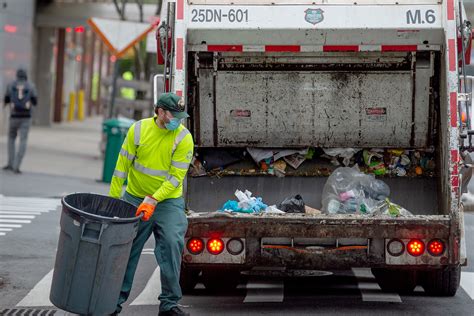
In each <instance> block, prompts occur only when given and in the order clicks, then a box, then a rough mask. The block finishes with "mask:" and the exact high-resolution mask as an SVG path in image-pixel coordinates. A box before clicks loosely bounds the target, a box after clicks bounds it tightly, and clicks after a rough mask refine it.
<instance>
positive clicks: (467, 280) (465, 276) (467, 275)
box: [461, 271, 474, 300]
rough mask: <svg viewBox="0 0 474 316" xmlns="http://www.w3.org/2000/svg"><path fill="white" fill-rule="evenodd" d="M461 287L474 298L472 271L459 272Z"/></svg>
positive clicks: (473, 273) (473, 275)
mask: <svg viewBox="0 0 474 316" xmlns="http://www.w3.org/2000/svg"><path fill="white" fill-rule="evenodd" d="M461 287H462V288H463V289H464V291H465V292H466V293H467V295H469V297H470V298H471V299H473V300H474V272H464V271H463V272H461Z"/></svg>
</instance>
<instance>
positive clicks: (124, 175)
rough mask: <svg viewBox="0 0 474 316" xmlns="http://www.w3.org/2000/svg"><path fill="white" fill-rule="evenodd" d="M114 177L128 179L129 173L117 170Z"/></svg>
mask: <svg viewBox="0 0 474 316" xmlns="http://www.w3.org/2000/svg"><path fill="white" fill-rule="evenodd" d="M114 176H115V177H117V178H122V179H127V173H126V172H123V171H118V170H117V169H115V171H114Z"/></svg>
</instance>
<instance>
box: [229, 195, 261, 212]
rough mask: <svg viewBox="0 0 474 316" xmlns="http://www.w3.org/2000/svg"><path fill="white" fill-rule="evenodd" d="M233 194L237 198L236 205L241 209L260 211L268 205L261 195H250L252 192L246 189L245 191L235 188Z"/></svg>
mask: <svg viewBox="0 0 474 316" xmlns="http://www.w3.org/2000/svg"><path fill="white" fill-rule="evenodd" d="M234 194H235V196H236V197H237V199H238V200H239V202H238V204H237V205H238V207H239V208H241V209H244V210H251V211H253V212H260V211H263V210H265V209H266V208H267V207H268V205H266V204H265V203H263V201H262V198H261V197H254V196H252V192H250V191H248V190H245V192H242V191H240V190H236V191H235V193H234Z"/></svg>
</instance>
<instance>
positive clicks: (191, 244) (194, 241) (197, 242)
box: [186, 238, 204, 255]
mask: <svg viewBox="0 0 474 316" xmlns="http://www.w3.org/2000/svg"><path fill="white" fill-rule="evenodd" d="M186 247H187V248H188V251H189V252H190V253H192V254H193V255H198V254H200V253H201V252H202V251H203V250H204V242H203V241H202V239H200V238H191V239H189V240H188V243H187V245H186Z"/></svg>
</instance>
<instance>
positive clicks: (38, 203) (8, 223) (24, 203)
mask: <svg viewBox="0 0 474 316" xmlns="http://www.w3.org/2000/svg"><path fill="white" fill-rule="evenodd" d="M60 205H61V200H60V199H49V198H31V197H7V196H3V195H0V228H10V230H4V231H2V234H0V236H5V235H7V233H6V232H10V231H13V230H12V229H11V228H21V227H22V226H23V225H25V224H30V223H31V221H32V220H33V219H35V218H36V217H37V216H40V215H41V214H45V213H48V212H50V211H55V210H58V209H59V207H60Z"/></svg>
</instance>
